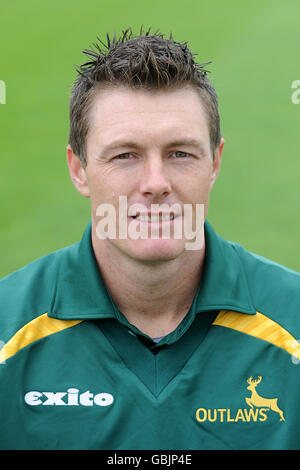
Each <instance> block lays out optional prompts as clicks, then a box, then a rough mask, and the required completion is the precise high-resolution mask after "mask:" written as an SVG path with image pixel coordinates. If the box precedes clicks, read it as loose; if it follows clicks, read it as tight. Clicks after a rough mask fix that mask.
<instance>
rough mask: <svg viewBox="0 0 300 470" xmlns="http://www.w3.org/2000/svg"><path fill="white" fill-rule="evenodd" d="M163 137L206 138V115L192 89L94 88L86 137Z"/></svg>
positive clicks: (196, 94)
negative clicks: (95, 89)
mask: <svg viewBox="0 0 300 470" xmlns="http://www.w3.org/2000/svg"><path fill="white" fill-rule="evenodd" d="M120 136H124V137H130V138H135V139H137V140H138V139H143V140H147V139H148V140H149V142H150V141H152V139H156V140H157V141H160V140H161V141H163V140H164V139H167V138H168V137H169V136H170V137H172V138H174V136H176V137H180V136H184V137H190V138H201V139H202V140H203V141H206V140H207V141H209V129H208V124H207V117H206V115H205V111H204V107H203V105H202V103H201V98H200V96H199V94H198V92H197V90H196V89H194V88H192V87H191V86H186V87H182V88H178V89H168V90H164V89H161V90H150V91H149V90H145V89H130V88H127V87H121V86H120V87H109V88H106V89H101V90H98V91H97V92H96V93H95V95H94V97H93V101H92V104H91V108H90V115H89V132H88V140H89V139H97V140H101V143H103V144H107V143H109V141H110V140H112V139H114V138H116V137H120Z"/></svg>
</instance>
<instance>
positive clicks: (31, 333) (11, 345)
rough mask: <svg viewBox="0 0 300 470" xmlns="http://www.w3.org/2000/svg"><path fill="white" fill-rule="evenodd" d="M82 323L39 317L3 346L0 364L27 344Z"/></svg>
mask: <svg viewBox="0 0 300 470" xmlns="http://www.w3.org/2000/svg"><path fill="white" fill-rule="evenodd" d="M82 321H83V320H71V321H70V320H57V319H56V318H50V317H48V315H47V313H44V314H43V315H40V316H39V317H37V318H35V319H34V320H32V321H30V322H29V323H26V325H24V326H23V327H22V328H21V329H20V330H18V331H17V332H16V334H15V335H14V336H13V337H12V338H11V339H10V340H9V341H8V342H7V343H6V344H5V346H4V347H3V348H2V349H1V351H0V363H1V362H2V363H3V362H4V361H5V360H6V359H9V358H10V357H12V356H14V355H15V354H16V353H17V352H18V351H20V350H21V349H23V348H25V347H26V346H28V345H29V344H32V343H34V342H35V341H38V340H39V339H42V338H45V337H46V336H49V335H52V334H54V333H58V332H59V331H62V330H65V329H66V328H70V327H72V326H74V325H77V324H78V323H80V322H82Z"/></svg>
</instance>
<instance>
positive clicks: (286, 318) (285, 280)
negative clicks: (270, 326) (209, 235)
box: [229, 242, 300, 334]
mask: <svg viewBox="0 0 300 470" xmlns="http://www.w3.org/2000/svg"><path fill="white" fill-rule="evenodd" d="M229 243H230V245H231V247H232V249H234V251H235V252H236V253H237V255H238V258H239V261H240V263H241V268H242V270H243V271H244V273H245V276H246V280H247V283H248V287H249V292H250V295H251V298H252V302H253V305H254V306H255V309H256V311H257V312H260V313H262V314H263V315H265V316H267V317H269V318H271V319H272V320H273V321H275V322H278V323H280V324H281V326H283V327H285V328H287V329H288V330H291V329H292V330H293V329H296V331H295V333H296V332H297V334H300V274H299V273H298V272H296V271H293V270H292V269H289V268H287V267H285V266H282V265H281V264H278V263H276V262H274V261H272V260H269V259H267V258H264V257H263V256H260V255H257V254H255V253H252V252H250V251H247V250H246V249H245V248H243V247H242V246H241V245H239V244H237V243H232V242H229Z"/></svg>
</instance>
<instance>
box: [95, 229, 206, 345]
mask: <svg viewBox="0 0 300 470" xmlns="http://www.w3.org/2000/svg"><path fill="white" fill-rule="evenodd" d="M92 242H93V248H94V253H95V256H96V259H97V262H98V266H99V269H100V271H101V275H102V278H103V280H104V282H105V284H106V287H107V288H108V290H109V291H110V294H111V296H112V298H113V300H114V302H115V303H116V305H117V307H118V309H119V310H120V312H122V314H123V315H124V316H125V317H126V318H127V320H128V321H129V323H131V324H132V325H134V326H135V327H136V328H138V329H139V330H140V331H142V332H143V333H145V334H147V335H148V336H150V337H157V336H164V335H166V334H168V333H170V332H171V331H173V330H175V329H176V327H177V326H178V325H179V323H180V322H181V321H182V319H183V318H184V317H185V315H186V314H187V313H188V311H189V309H190V306H191V304H192V301H193V298H194V296H195V294H196V291H197V288H198V286H199V283H200V280H201V275H202V270H203V264H204V253H205V248H204V246H203V248H202V249H201V250H199V251H185V252H184V253H183V254H182V255H180V256H179V257H178V258H176V259H173V260H170V261H164V262H157V263H149V262H148V263H143V262H141V261H137V260H135V259H133V258H130V257H128V256H125V255H124V254H123V253H122V252H120V251H119V250H118V249H116V248H115V247H112V246H111V245H110V244H108V243H107V242H106V240H101V241H100V240H99V239H97V238H96V237H95V236H92Z"/></svg>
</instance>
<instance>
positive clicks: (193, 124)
mask: <svg viewBox="0 0 300 470" xmlns="http://www.w3.org/2000/svg"><path fill="white" fill-rule="evenodd" d="M222 148H223V142H222V144H221V146H220V147H219V148H218V149H217V151H216V153H215V159H213V156H212V154H211V147H210V138H209V129H208V124H207V118H206V116H205V113H204V110H203V107H202V104H201V101H200V98H199V96H198V94H197V92H196V91H195V90H194V89H192V88H191V87H185V88H180V89H177V90H159V91H146V90H132V89H129V88H126V87H118V88H110V89H106V90H101V91H99V92H98V94H97V95H96V96H95V98H94V101H93V104H92V107H91V111H90V127H89V132H88V135H87V141H86V149H87V152H86V153H87V166H86V168H85V169H83V168H82V167H81V165H80V164H79V163H78V159H77V157H76V156H75V155H74V154H73V153H72V151H71V149H70V148H69V149H68V163H69V168H70V172H71V175H72V179H73V182H74V184H75V185H76V187H77V189H78V190H79V191H80V192H81V194H83V195H84V196H86V197H90V198H91V208H92V221H93V243H94V247H95V244H96V246H99V247H100V245H101V244H102V246H103V243H105V244H106V247H108V248H109V249H110V250H111V253H114V252H116V250H117V252H118V253H119V254H121V253H122V254H123V255H124V256H129V257H130V258H132V259H135V260H139V261H141V262H157V261H167V260H171V259H175V258H177V257H179V256H182V255H183V254H184V252H185V250H186V248H185V247H186V241H187V240H186V239H184V238H182V239H177V238H175V237H174V236H172V234H174V224H175V223H178V221H179V218H180V217H181V218H182V219H181V220H183V217H184V210H183V208H184V205H185V204H190V205H193V210H194V208H195V205H196V204H203V205H204V215H205V217H206V214H207V210H208V204H209V196H210V191H211V189H212V187H213V184H214V181H215V179H216V176H217V174H218V171H219V167H220V159H221V153H222ZM75 160H77V163H75ZM74 175H75V176H74ZM76 177H77V179H76ZM76 181H80V184H78V183H76ZM120 196H123V197H124V196H125V197H126V198H127V199H126V202H127V207H128V212H127V213H126V219H127V220H126V222H127V224H128V226H129V225H130V224H132V223H133V224H135V225H134V227H135V228H136V231H137V232H138V231H139V230H142V229H144V228H145V227H147V230H148V233H150V231H151V230H150V228H151V227H152V228H153V230H154V232H155V229H156V232H155V233H156V234H157V233H158V232H157V230H158V231H159V236H158V237H156V238H153V237H151V236H149V237H148V238H147V239H143V238H138V239H132V238H131V237H127V238H125V239H117V238H116V239H114V238H107V239H105V240H100V239H99V237H97V235H96V226H97V224H98V222H99V220H100V219H99V216H97V208H99V206H101V205H103V204H111V205H112V206H113V207H115V208H116V214H117V216H118V209H119V202H120V199H119V197H120ZM123 201H124V199H123ZM136 204H141V205H142V207H144V208H145V211H143V210H142V211H138V210H130V208H131V207H133V208H136V207H137V206H135V205H136ZM153 204H159V205H161V204H164V205H168V207H171V206H173V208H174V207H180V208H182V212H181V215H180V211H178V213H177V214H176V218H175V219H173V218H172V216H171V217H169V216H168V214H166V215H165V214H164V216H163V217H159V216H158V215H156V214H154V213H155V211H154V212H153V211H152V213H151V214H150V211H151V206H152V205H153ZM174 204H175V206H174ZM152 207H153V206H152ZM165 207H166V206H165ZM162 219H164V220H162ZM175 220H176V222H175ZM123 222H124V220H123ZM117 224H118V222H117ZM167 225H168V226H169V227H167ZM163 227H165V228H169V229H170V232H169V233H171V236H170V237H168V238H163V237H162V236H161V233H162V228H163ZM119 229H120V227H118V228H117V234H118V233H119ZM172 230H173V231H172ZM167 231H168V230H167ZM142 233H145V232H142ZM151 233H153V232H151Z"/></svg>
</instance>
